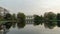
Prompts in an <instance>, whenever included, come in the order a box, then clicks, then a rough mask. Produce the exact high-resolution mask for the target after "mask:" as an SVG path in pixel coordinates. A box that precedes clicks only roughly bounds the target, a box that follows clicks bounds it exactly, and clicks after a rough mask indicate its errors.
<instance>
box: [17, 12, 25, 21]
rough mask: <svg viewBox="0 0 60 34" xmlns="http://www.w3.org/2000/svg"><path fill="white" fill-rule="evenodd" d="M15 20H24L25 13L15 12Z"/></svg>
mask: <svg viewBox="0 0 60 34" xmlns="http://www.w3.org/2000/svg"><path fill="white" fill-rule="evenodd" d="M17 20H18V21H19V22H25V14H24V13H20V12H19V13H18V14H17Z"/></svg>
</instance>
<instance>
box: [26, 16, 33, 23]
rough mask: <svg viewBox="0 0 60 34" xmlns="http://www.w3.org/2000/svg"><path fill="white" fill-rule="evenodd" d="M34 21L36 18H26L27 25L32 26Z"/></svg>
mask: <svg viewBox="0 0 60 34" xmlns="http://www.w3.org/2000/svg"><path fill="white" fill-rule="evenodd" d="M33 20H34V16H26V19H25V21H26V23H27V24H32V23H33Z"/></svg>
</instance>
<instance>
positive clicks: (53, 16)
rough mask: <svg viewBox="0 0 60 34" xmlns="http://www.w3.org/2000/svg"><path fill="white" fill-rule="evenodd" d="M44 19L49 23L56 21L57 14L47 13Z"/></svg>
mask: <svg viewBox="0 0 60 34" xmlns="http://www.w3.org/2000/svg"><path fill="white" fill-rule="evenodd" d="M44 19H45V20H46V21H48V20H52V21H53V20H56V14H55V13H53V12H46V13H45V14H44Z"/></svg>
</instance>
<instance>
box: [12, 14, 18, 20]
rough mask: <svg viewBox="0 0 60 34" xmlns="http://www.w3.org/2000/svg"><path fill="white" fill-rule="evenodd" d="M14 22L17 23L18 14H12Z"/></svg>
mask: <svg viewBox="0 0 60 34" xmlns="http://www.w3.org/2000/svg"><path fill="white" fill-rule="evenodd" d="M12 21H17V17H16V14H14V13H13V14H12Z"/></svg>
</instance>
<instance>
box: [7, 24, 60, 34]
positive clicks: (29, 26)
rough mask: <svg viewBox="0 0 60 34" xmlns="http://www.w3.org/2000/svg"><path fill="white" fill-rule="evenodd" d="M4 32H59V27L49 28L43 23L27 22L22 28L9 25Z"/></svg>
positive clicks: (43, 33) (32, 33) (42, 33)
mask: <svg viewBox="0 0 60 34" xmlns="http://www.w3.org/2000/svg"><path fill="white" fill-rule="evenodd" d="M6 34H60V28H58V27H54V29H49V28H45V27H44V25H38V26H34V25H32V24H27V25H26V26H25V27H24V28H18V27H15V28H13V27H11V28H10V29H9V32H7V33H6Z"/></svg>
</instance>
